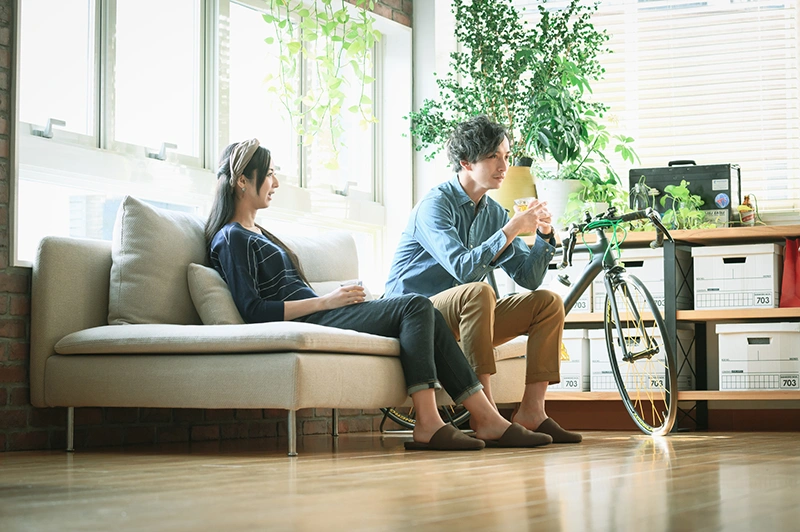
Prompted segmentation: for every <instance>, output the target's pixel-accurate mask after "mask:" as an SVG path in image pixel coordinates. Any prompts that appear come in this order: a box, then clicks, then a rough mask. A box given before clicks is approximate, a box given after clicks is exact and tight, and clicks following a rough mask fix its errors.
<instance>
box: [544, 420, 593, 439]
mask: <svg viewBox="0 0 800 532" xmlns="http://www.w3.org/2000/svg"><path fill="white" fill-rule="evenodd" d="M536 432H541V433H544V434H549V435H550V436H551V437H552V438H553V443H580V442H581V441H582V440H583V436H581V435H580V434H578V433H577V432H570V431H568V430H564V429H562V428H561V425H559V424H558V423H556V422H555V420H553V418H547V419H545V420H544V421H542V424H541V425H539V426H538V427H537V428H536Z"/></svg>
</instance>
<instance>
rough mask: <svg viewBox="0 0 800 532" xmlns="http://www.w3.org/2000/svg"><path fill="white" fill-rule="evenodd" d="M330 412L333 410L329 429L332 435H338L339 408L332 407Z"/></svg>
mask: <svg viewBox="0 0 800 532" xmlns="http://www.w3.org/2000/svg"><path fill="white" fill-rule="evenodd" d="M332 412H333V421H332V422H333V430H332V431H331V435H332V436H338V435H339V409H338V408H334V409H333V411H332Z"/></svg>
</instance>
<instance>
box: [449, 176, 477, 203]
mask: <svg viewBox="0 0 800 532" xmlns="http://www.w3.org/2000/svg"><path fill="white" fill-rule="evenodd" d="M450 188H451V189H452V190H453V195H454V196H455V199H456V201H457V202H458V205H459V206H461V205H465V204H467V203H469V204H470V205H472V203H473V202H472V198H470V197H469V195H468V194H467V192H466V191H465V190H464V187H462V186H461V181H459V180H458V174H456V175H455V176H454V177H453V179H451V180H450ZM484 205H486V194H484V195H483V196H481V199H480V201H478V207H479V208H480V207H483V206H484Z"/></svg>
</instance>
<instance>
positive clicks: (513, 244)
mask: <svg viewBox="0 0 800 532" xmlns="http://www.w3.org/2000/svg"><path fill="white" fill-rule="evenodd" d="M447 154H448V157H449V159H450V163H451V164H452V166H453V168H454V170H455V171H456V172H457V174H456V176H455V177H454V178H453V179H451V180H450V181H447V182H445V183H443V184H441V185H439V186H437V187H435V188H434V189H433V190H431V191H430V192H429V193H428V194H427V195H426V196H425V198H423V199H422V201H421V202H420V203H419V204H418V205H417V206H416V207H415V208H414V210H413V211H412V213H411V217H410V219H409V223H408V226H407V227H406V229H405V231H404V232H403V235H402V237H401V239H400V244H399V246H398V249H397V252H396V253H395V256H394V260H393V262H392V268H391V272H390V273H389V281H388V282H387V283H386V296H387V297H389V296H397V295H401V294H408V293H417V294H422V295H425V296H427V297H429V298H430V299H431V301H432V302H433V304H434V306H435V307H436V308H437V309H439V311H441V313H442V314H443V315H444V317H445V319H446V320H447V323H448V325H449V326H450V328H451V329H452V331H453V334H454V335H455V336H456V338H457V339H459V340H460V341H461V343H462V346H463V350H464V354H465V355H466V356H467V358H468V359H469V361H470V363H471V364H472V366H473V367H474V368H475V373H477V374H478V378H479V379H480V381H481V383H482V384H483V386H484V391H485V392H486V394H487V396H488V397H489V400H490V401H492V403H493V404H494V399H493V398H492V391H491V382H490V377H491V375H492V374H493V373H495V372H496V369H495V360H494V352H493V348H494V347H495V346H497V345H501V344H503V343H505V342H507V341H509V340H511V339H512V338H515V337H517V336H519V335H521V334H527V335H528V342H527V351H526V353H527V371H526V375H525V383H526V384H525V392H524V395H523V398H522V402H521V403H520V405H519V408H518V409H517V410H516V411H515V412H514V414H513V416H512V421H515V422H517V423H519V424H521V425H522V426H524V427H525V428H528V429H530V430H534V431H537V432H543V433H545V434H549V435H550V436H552V438H553V442H554V443H578V442H580V441H581V435H580V434H577V433H574V432H568V431H566V430H564V429H562V428H561V427H560V426H559V425H558V423H556V422H555V421H554V420H553V419H551V418H549V417H547V413H546V411H545V400H544V397H545V393H546V391H547V385H548V384H551V383H557V382H559V380H560V376H559V354H560V349H561V336H562V332H563V328H564V304H563V302H562V301H561V298H560V297H559V296H558V295H557V294H554V293H553V292H548V291H545V290H539V291H532V292H529V293H526V294H520V295H513V296H509V297H506V298H503V299H500V300H497V299H496V296H495V293H494V291H493V290H492V288H491V287H490V286H489V285H488V284H486V283H484V282H480V281H481V280H482V279H483V278H484V277H485V276H486V274H487V273H489V272H490V271H491V270H492V269H494V268H496V267H501V268H503V270H505V271H506V273H508V274H509V275H510V276H511V278H513V279H514V281H516V282H517V283H518V284H519V285H521V286H523V287H525V288H528V289H530V290H535V289H536V288H538V286H539V285H540V284H541V282H542V278H543V277H544V274H545V273H546V271H547V265H548V264H549V262H550V260H551V259H552V257H553V255H554V250H555V247H554V246H555V238H554V237H553V228H552V226H551V215H550V212H549V211H548V210H547V206H546V204H545V203H542V202H539V201H537V200H532V201H531V202H530V203H529V205H528V208H527V210H525V211H522V212H519V211H517V209H516V208H515V211H517V212H515V214H514V216H513V217H512V218H511V219H509V217H508V214H507V213H506V211H505V210H504V209H503V208H502V207H501V206H500V205H499V204H498V203H497V202H496V201H494V200H492V199H491V198H489V197H488V196H486V192H487V191H489V190H493V189H498V188H500V186H501V185H502V183H503V179H504V177H505V174H506V171H507V170H508V167H509V160H510V157H511V153H510V148H509V141H508V137H507V136H506V131H505V128H503V126H501V125H499V124H496V123H493V122H491V121H489V119H487V118H486V117H485V116H478V117H475V118H473V119H471V120H468V121H466V122H464V123H462V124H460V125H459V126H458V127H457V128H456V130H455V131H454V132H453V134H452V135H451V137H450V139H449V141H448V142H447ZM534 231H535V232H536V234H537V235H538V236H537V238H536V241H535V243H534V245H533V246H532V247H531V248H530V249H529V248H528V246H527V245H526V244H525V243H524V242H523V241H522V239H520V238H517V236H518V235H519V234H521V233H532V232H534Z"/></svg>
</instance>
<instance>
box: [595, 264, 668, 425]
mask: <svg viewBox="0 0 800 532" xmlns="http://www.w3.org/2000/svg"><path fill="white" fill-rule="evenodd" d="M609 288H613V289H612V290H609ZM606 291H607V293H606V305H605V315H604V317H603V325H604V327H605V334H606V347H607V348H608V355H609V360H610V362H611V368H612V373H613V374H614V381H615V382H616V385H617V389H618V390H619V393H620V396H621V397H622V402H623V404H624V405H625V409H626V410H627V411H628V414H629V415H630V416H631V418H632V419H633V421H634V423H636V426H637V427H639V429H641V430H642V432H644V433H645V434H650V435H653V436H660V435H663V434H666V433H668V432H669V431H670V430H672V427H673V425H674V424H675V419H676V416H677V411H678V375H677V373H678V366H677V359H676V358H675V352H674V351H673V349H672V347H671V343H670V342H668V341H666V339H667V331H666V327H665V326H664V320H663V318H662V317H661V313H660V311H659V310H658V307H657V306H656V303H655V300H654V299H653V296H652V295H651V294H650V292H649V291H648V290H647V288H646V287H645V285H644V284H643V283H642V282H641V281H640V280H639V279H638V278H637V277H636V276H634V275H630V274H627V273H625V272H620V273H616V274H613V275H612V276H611V277H608V278H606ZM612 298H614V299H613V301H612ZM613 305H616V310H617V312H616V313H615V312H614V308H613ZM642 311H646V312H647V313H648V314H645V315H643V314H642ZM651 316H652V318H651ZM617 321H619V323H617ZM649 323H652V325H648V324H649ZM618 325H619V327H618ZM656 333H658V334H659V335H660V337H657V336H656ZM620 338H621V339H622V341H621V340H620ZM623 345H626V346H630V347H632V348H633V350H634V351H635V353H638V355H639V358H633V357H630V358H629V359H628V360H624V351H625V350H624V349H623V347H622V346H623ZM637 349H638V350H639V351H636V350H637Z"/></svg>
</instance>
